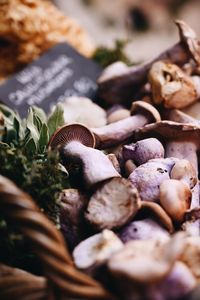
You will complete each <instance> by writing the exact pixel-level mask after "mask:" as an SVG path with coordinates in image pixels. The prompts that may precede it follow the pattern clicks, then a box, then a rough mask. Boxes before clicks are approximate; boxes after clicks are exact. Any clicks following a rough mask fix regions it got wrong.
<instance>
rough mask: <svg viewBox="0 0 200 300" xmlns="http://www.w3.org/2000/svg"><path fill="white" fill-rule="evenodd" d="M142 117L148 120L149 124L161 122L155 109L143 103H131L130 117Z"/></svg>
mask: <svg viewBox="0 0 200 300" xmlns="http://www.w3.org/2000/svg"><path fill="white" fill-rule="evenodd" d="M137 114H139V115H144V116H146V117H147V118H148V119H149V122H159V121H160V120H161V117H160V114H159V112H158V111H157V109H156V108H155V107H154V106H153V105H151V104H149V103H147V102H144V101H136V102H132V106H131V115H137Z"/></svg>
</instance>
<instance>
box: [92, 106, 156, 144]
mask: <svg viewBox="0 0 200 300" xmlns="http://www.w3.org/2000/svg"><path fill="white" fill-rule="evenodd" d="M131 115H132V116H131V117H128V118H125V119H123V120H120V121H118V122H115V123H112V124H108V125H106V126H103V127H99V128H92V129H91V130H92V132H93V133H94V135H95V137H96V142H97V145H96V147H97V148H99V149H106V148H109V147H113V146H115V145H119V144H121V143H122V142H124V141H126V140H127V139H128V138H130V137H131V136H132V135H133V132H134V131H135V130H136V129H137V128H139V127H142V126H144V125H145V124H148V123H151V122H157V121H159V120H160V114H159V112H158V111H157V110H156V109H155V108H154V107H153V106H152V105H151V104H148V103H145V102H143V101H136V102H133V103H132V107H131Z"/></svg>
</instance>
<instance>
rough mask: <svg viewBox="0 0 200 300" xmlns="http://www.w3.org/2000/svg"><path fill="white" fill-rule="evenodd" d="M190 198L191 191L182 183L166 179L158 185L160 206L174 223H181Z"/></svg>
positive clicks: (188, 206)
mask: <svg viewBox="0 0 200 300" xmlns="http://www.w3.org/2000/svg"><path fill="white" fill-rule="evenodd" d="M191 198H192V193H191V190H190V188H189V186H188V184H186V183H184V182H183V181H180V180H176V179H168V180H164V181H163V182H162V183H161V184H160V204H161V205H162V207H163V208H164V210H165V211H166V212H167V213H168V215H169V216H170V217H171V218H172V220H174V221H175V222H183V220H184V217H185V213H186V211H187V210H188V209H189V208H190V204H191Z"/></svg>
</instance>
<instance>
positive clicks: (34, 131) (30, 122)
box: [26, 108, 40, 148]
mask: <svg viewBox="0 0 200 300" xmlns="http://www.w3.org/2000/svg"><path fill="white" fill-rule="evenodd" d="M26 127H27V128H26V140H27V137H28V140H29V138H30V139H33V140H34V143H35V145H36V148H37V145H38V141H39V138H40V134H39V131H38V128H37V125H35V124H34V113H33V110H32V108H30V109H29V112H28V117H27V121H26Z"/></svg>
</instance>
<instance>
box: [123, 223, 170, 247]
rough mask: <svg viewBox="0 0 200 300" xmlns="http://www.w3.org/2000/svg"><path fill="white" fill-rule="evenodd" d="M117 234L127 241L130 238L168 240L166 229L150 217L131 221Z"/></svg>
mask: <svg viewBox="0 0 200 300" xmlns="http://www.w3.org/2000/svg"><path fill="white" fill-rule="evenodd" d="M118 236H119V237H120V239H121V240H122V241H123V242H124V243H127V242H129V241H131V240H150V239H154V240H161V241H168V240H169V238H170V236H169V233H168V231H167V230H166V229H164V228H163V227H162V226H160V224H158V223H157V222H156V221H154V220H153V219H150V218H145V219H143V220H138V221H133V222H131V223H129V224H127V225H126V226H125V227H124V228H122V229H121V230H120V231H119V233H118Z"/></svg>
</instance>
